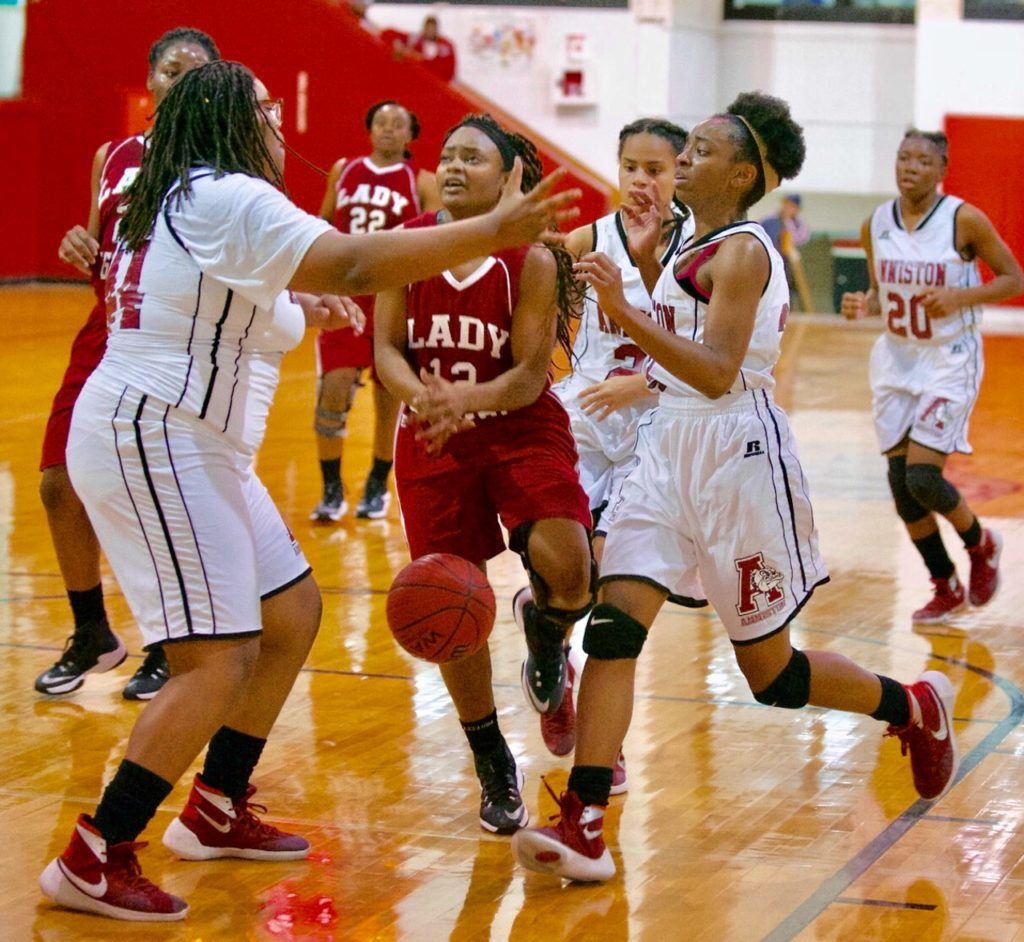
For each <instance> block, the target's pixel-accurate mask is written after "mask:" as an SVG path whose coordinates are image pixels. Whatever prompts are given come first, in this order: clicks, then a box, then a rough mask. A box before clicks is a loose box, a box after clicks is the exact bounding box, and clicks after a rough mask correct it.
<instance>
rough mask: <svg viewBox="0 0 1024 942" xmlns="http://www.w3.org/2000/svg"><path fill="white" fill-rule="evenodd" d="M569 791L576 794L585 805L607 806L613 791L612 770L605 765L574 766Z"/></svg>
mask: <svg viewBox="0 0 1024 942" xmlns="http://www.w3.org/2000/svg"><path fill="white" fill-rule="evenodd" d="M569 791H572V792H576V794H577V795H579V796H580V801H582V802H583V804H585V805H606V804H608V796H609V795H610V794H611V791H612V770H611V769H606V768H605V767H604V766H603V765H574V766H573V767H572V771H571V772H570V773H569Z"/></svg>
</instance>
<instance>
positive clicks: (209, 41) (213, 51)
mask: <svg viewBox="0 0 1024 942" xmlns="http://www.w3.org/2000/svg"><path fill="white" fill-rule="evenodd" d="M174 43H191V44H193V45H195V46H201V47H202V48H203V49H205V50H206V57H207V58H208V59H209V60H210V61H211V62H216V61H217V60H218V59H219V58H220V50H219V49H218V48H217V44H216V43H215V42H214V41H213V37H212V36H210V35H208V34H207V33H204V32H203V31H202V30H201V29H192V28H191V27H189V26H179V27H177V28H176V29H169V30H167V32H166V33H164V34H163V36H161V37H160V38H159V39H158V40H157V41H156V42H155V43H153V45H152V46H150V47H149V71H150V74H152V72H153V70H154V69H155V68H156V64H157V63H158V62H159V61H160V57H161V56H162V55H163V54H164V53H165V52H166V51H167V47H168V46H172V45H174Z"/></svg>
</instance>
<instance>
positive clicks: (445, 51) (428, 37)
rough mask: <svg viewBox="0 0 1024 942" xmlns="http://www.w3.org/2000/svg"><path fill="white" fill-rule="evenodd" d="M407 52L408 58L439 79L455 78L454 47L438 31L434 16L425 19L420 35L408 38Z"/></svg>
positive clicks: (449, 79) (448, 79)
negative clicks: (416, 61)
mask: <svg viewBox="0 0 1024 942" xmlns="http://www.w3.org/2000/svg"><path fill="white" fill-rule="evenodd" d="M408 51H409V55H410V58H413V59H416V60H418V61H420V62H422V63H423V65H424V66H426V68H428V69H429V70H430V71H431V72H433V73H434V75H436V76H437V77H438V78H439V79H443V80H444V81H446V82H450V81H451V80H452V79H453V78H455V47H454V46H453V45H452V43H451V40H449V39H445V38H444V36H442V35H441V34H440V32H439V31H438V23H437V17H436V16H428V17H426V18H425V19H424V20H423V29H422V31H421V32H420V34H419V35H418V36H417V35H413V36H410V37H409V46H408Z"/></svg>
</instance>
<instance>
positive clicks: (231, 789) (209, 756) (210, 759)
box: [200, 726, 267, 801]
mask: <svg viewBox="0 0 1024 942" xmlns="http://www.w3.org/2000/svg"><path fill="white" fill-rule="evenodd" d="M266 744H267V741H266V740H265V739H260V738H259V737H258V736H250V735H249V734H248V733H240V732H238V730H237V729H231V727H229V726H222V727H221V728H220V729H218V730H217V732H215V733H214V734H213V738H212V739H211V740H210V746H209V748H208V749H207V750H206V761H205V762H204V763H203V771H202V774H201V775H200V778H201V779H202V780H203V781H204V782H205V783H206V784H207V785H209V786H210V787H211V788H216V789H217V790H218V791H222V792H224V794H225V795H227V796H228V798H230V799H231V800H232V801H238V800H239V799H240V798H241V797H242V796H243V795H244V794H245V790H246V789H247V788H248V787H249V779H250V778H252V770H253V769H255V768H256V763H257V762H259V761H260V756H261V755H262V754H263V747H264V746H265V745H266Z"/></svg>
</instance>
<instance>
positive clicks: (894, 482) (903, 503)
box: [889, 455, 928, 523]
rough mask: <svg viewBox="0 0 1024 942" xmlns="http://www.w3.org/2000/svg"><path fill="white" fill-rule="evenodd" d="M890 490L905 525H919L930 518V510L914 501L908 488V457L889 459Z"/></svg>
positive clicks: (897, 511) (901, 456)
mask: <svg viewBox="0 0 1024 942" xmlns="http://www.w3.org/2000/svg"><path fill="white" fill-rule="evenodd" d="M889 490H890V491H892V499H893V502H894V503H895V504H896V513H897V515H898V516H899V518H900V520H902V521H903V522H904V523H917V521H918V520H923V519H924V518H925V517H927V516H928V508H927V507H922V506H921V505H920V504H919V503H918V502H917V501H916V500H914V495H913V494H911V493H910V489H909V488H908V487H907V456H906V455H895V456H893V457H892V458H890V459H889Z"/></svg>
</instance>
